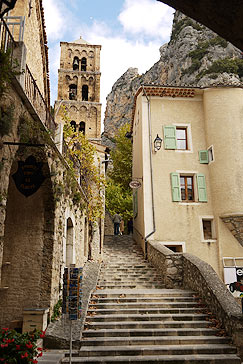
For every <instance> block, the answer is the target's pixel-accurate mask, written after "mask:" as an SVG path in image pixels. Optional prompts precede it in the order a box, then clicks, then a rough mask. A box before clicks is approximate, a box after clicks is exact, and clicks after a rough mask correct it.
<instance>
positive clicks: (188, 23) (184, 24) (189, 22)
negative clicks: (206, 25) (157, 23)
mask: <svg viewBox="0 0 243 364" xmlns="http://www.w3.org/2000/svg"><path fill="white" fill-rule="evenodd" d="M188 26H191V27H193V28H194V29H196V30H198V31H200V30H202V27H201V26H200V25H199V24H198V23H196V22H194V21H193V20H191V19H188V18H185V19H182V20H180V21H178V22H177V23H176V24H175V26H174V27H173V29H172V33H171V37H170V41H172V40H174V39H176V37H177V36H178V34H179V33H180V32H181V31H182V29H183V28H185V27H188Z"/></svg>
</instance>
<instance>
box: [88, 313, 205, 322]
mask: <svg viewBox="0 0 243 364" xmlns="http://www.w3.org/2000/svg"><path fill="white" fill-rule="evenodd" d="M206 317H207V315H206V314H199V313H198V314H196V313H194V314H190V313H188V314H176V313H174V314H151V315H142V314H127V315H118V314H112V315H111V314H110V315H96V314H95V313H94V314H93V315H92V316H87V322H88V321H89V322H91V321H106V322H108V321H113V322H114V321H124V322H125V321H158V320H161V321H166V320H169V321H171V320H175V321H194V320H196V321H199V320H205V319H206Z"/></svg>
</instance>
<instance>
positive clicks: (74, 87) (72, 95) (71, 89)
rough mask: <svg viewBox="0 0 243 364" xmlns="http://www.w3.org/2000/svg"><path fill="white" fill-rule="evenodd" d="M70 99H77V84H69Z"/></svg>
mask: <svg viewBox="0 0 243 364" xmlns="http://www.w3.org/2000/svg"><path fill="white" fill-rule="evenodd" d="M69 100H77V85H74V84H72V85H70V86H69Z"/></svg>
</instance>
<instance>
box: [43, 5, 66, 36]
mask: <svg viewBox="0 0 243 364" xmlns="http://www.w3.org/2000/svg"><path fill="white" fill-rule="evenodd" d="M58 4H60V3H59V2H55V1H54V0H43V5H44V8H45V24H46V31H47V36H48V41H54V40H57V39H60V38H61V37H62V36H63V35H64V33H65V31H66V24H67V21H64V19H65V18H66V16H65V13H66V11H65V9H64V8H63V6H62V5H58Z"/></svg>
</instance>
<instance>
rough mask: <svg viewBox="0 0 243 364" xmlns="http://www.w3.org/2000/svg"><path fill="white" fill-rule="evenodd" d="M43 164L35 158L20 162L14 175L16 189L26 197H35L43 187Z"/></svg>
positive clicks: (31, 157)
mask: <svg viewBox="0 0 243 364" xmlns="http://www.w3.org/2000/svg"><path fill="white" fill-rule="evenodd" d="M42 167H43V163H41V162H37V161H36V159H35V157H34V156H32V155H31V156H29V157H28V158H26V160H25V161H24V162H23V161H18V170H17V172H16V173H14V174H13V176H12V177H13V179H14V182H15V185H16V188H17V189H18V191H19V192H20V193H22V194H23V195H24V196H25V197H29V196H31V195H33V194H34V193H35V192H36V191H38V189H39V188H40V186H41V185H42V183H43V181H44V180H45V177H44V175H43V172H42Z"/></svg>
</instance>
